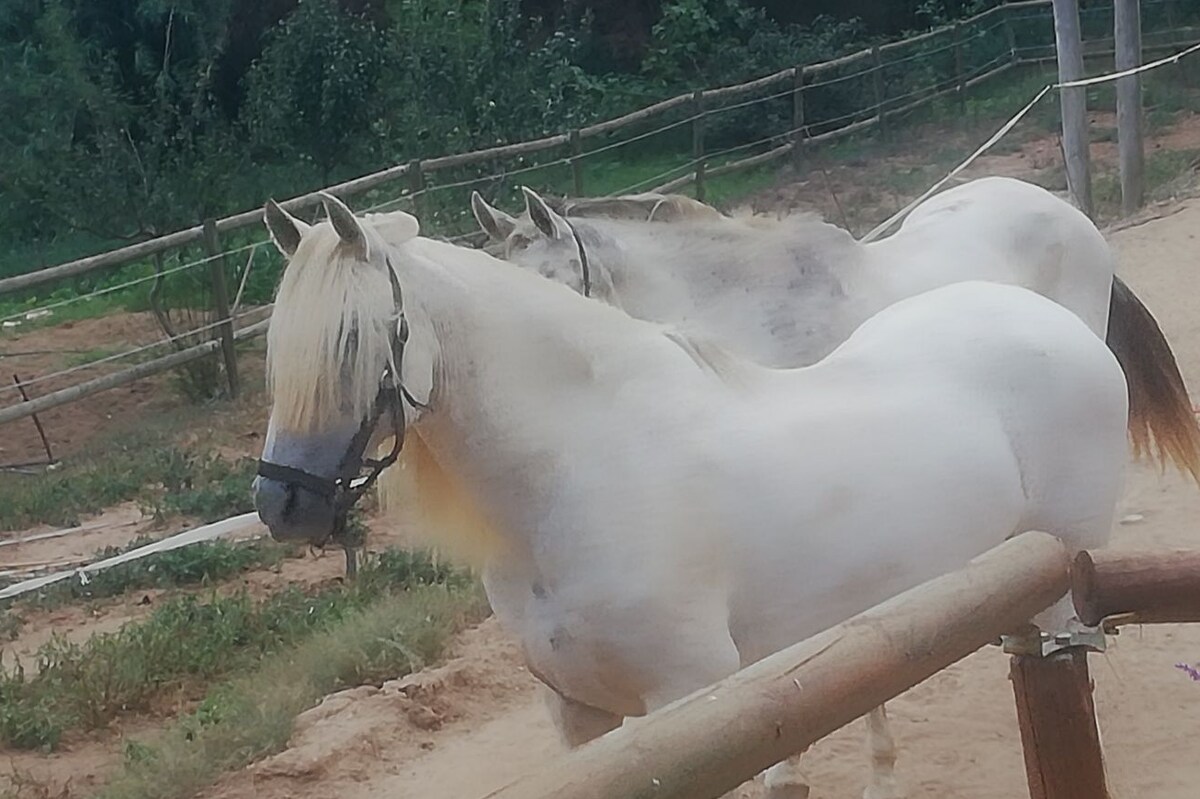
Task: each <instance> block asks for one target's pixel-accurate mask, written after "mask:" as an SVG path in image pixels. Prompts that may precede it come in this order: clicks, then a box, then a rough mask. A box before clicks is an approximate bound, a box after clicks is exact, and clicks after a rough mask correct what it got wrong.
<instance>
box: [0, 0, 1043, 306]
mask: <svg viewBox="0 0 1200 799" xmlns="http://www.w3.org/2000/svg"><path fill="white" fill-rule="evenodd" d="M1050 2H1051V0H1023V2H1017V3H1008V4H1005V5H1002V6H996V7H994V8H991V9H989V10H987V11H984V12H983V13H981V14H977V15H976V16H974V17H970V18H968V19H965V20H963V21H962V22H961V23H960V25H971V24H975V23H978V22H980V21H983V20H985V19H988V18H990V17H992V16H994V15H996V14H998V13H1001V12H1003V11H1004V10H1006V9H1010V8H1025V7H1029V6H1048V5H1049V4H1050ZM952 28H953V26H945V28H939V29H937V30H935V31H930V32H928V33H924V34H920V35H918V36H915V37H911V38H909V39H902V40H899V41H895V42H889V43H888V44H885V45H880V46H879V48H878V49H879V51H880V52H885V51H886V52H891V51H894V50H896V49H898V48H901V47H905V46H909V45H912V44H914V43H920V42H923V41H926V40H927V39H929V38H931V37H933V36H935V35H941V34H942V33H944V32H945V31H947V30H950V29H952ZM872 52H873V50H872V48H866V49H863V50H860V51H858V52H855V53H851V54H850V55H846V56H842V57H840V58H835V59H832V60H830V61H823V62H821V63H817V64H809V65H806V66H803V67H801V69H802V70H803V72H804V74H805V75H806V76H818V75H821V74H824V73H827V72H830V71H833V70H837V69H840V68H843V67H845V66H847V65H849V64H852V63H855V62H857V61H863V60H866V59H869V58H871V57H872ZM794 75H795V68H794V67H790V68H787V69H783V70H780V71H778V72H775V73H773V74H771V75H767V76H764V77H761V78H756V79H754V80H750V81H746V82H744V83H738V84H733V85H730V86H720V87H716V88H712V89H706V90H704V95H705V97H706V98H707V100H708V101H709V102H710V103H714V102H722V103H723V102H727V101H729V100H732V99H737V98H740V97H742V96H745V95H747V94H752V93H753V92H755V91H759V90H761V89H764V88H767V87H770V86H773V85H775V84H790V83H791V81H792V80H793V79H794ZM692 102H693V94H692V93H691V92H689V93H685V94H680V95H678V96H676V97H671V98H669V99H666V100H661V101H659V102H656V103H654V104H653V105H650V106H647V107H645V108H642V109H639V110H637V111H632V112H630V113H628V114H624V115H622V116H619V117H616V118H614V119H610V120H606V121H603V122H597V123H595V124H592V125H587V126H584V127H581V128H579V129H578V135H579V137H580V138H582V139H590V138H593V137H596V136H600V135H603V134H607V133H612V132H614V131H617V130H620V129H621V128H625V127H629V126H630V125H634V124H638V123H641V122H645V121H646V120H648V119H652V118H654V117H657V116H661V115H663V114H665V113H667V112H670V111H673V110H677V109H681V108H684V107H686V106H688V105H689V104H690V103H692ZM569 144H570V134H569V133H561V134H556V135H553V136H547V137H544V138H541V139H535V140H532V141H526V142H518V143H515V144H506V145H501V146H497V147H489V148H486V149H483V150H475V151H472V152H469V153H459V154H456V155H446V156H439V157H437V158H428V159H424V160H422V161H421V162H420V163H421V169H422V171H423V172H424V173H425V174H429V173H430V172H434V171H436V170H440V169H448V168H453V167H461V166H469V165H472V164H479V163H486V162H488V161H494V160H499V159H503V158H511V157H514V156H518V155H528V154H530V153H535V152H540V151H544V150H551V149H555V148H562V147H566V146H568V145H569ZM410 169H411V165H410V164H407V163H406V164H400V165H397V166H393V167H389V168H387V169H384V170H380V171H378V172H373V173H371V174H369V175H363V176H361V177H357V178H354V179H353V180H347V181H344V182H342V183H338V184H336V185H334V186H330V187H328V188H326V189H323V191H327V192H329V193H331V194H334V195H336V196H338V197H341V198H343V199H346V198H349V197H351V196H353V195H355V194H360V193H362V192H365V191H367V190H369V189H374V188H378V187H379V186H382V185H384V184H387V183H391V182H393V181H396V180H399V179H401V178H403V177H404V176H406V175H407V174H408V173H409V171H410ZM318 204H319V199H318V192H315V191H314V192H308V193H306V194H301V195H299V196H296V197H292V198H291V199H288V200H284V201H282V202H281V203H280V205H282V206H283V207H284V208H285V209H286V210H288V211H292V212H297V211H301V210H304V209H306V208H309V207H315V206H316V205H318ZM261 221H262V209H261V208H255V209H252V210H249V211H243V212H242V213H239V214H234V215H232V216H228V217H224V218H222V219H218V220H216V222H215V224H216V229H217V232H219V233H228V232H230V231H234V230H240V229H242V228H246V227H249V226H251V225H257V224H258V223H260V222H261ZM202 236H203V226H202V225H197V226H195V227H191V228H187V229H185V230H180V231H176V232H174V233H170V234H167V235H164V236H158V237H156V238H152V239H148V240H146V241H142V242H138V243H137V244H131V245H128V246H126V247H121V248H118V249H115V250H111V251H109V252H105V253H100V254H97V255H91V256H88V257H86V258H79V259H77V260H74V261H69V262H67V263H64V264H60V265H58V266H51V267H47V268H45V269H39V270H37V271H35V272H30V273H27V274H24V275H16V276H14V277H8V278H3V279H0V295H3V294H8V293H11V292H14V291H19V290H22V289H27V288H31V287H33V286H38V285H42V284H44V283H48V282H51V281H55V280H61V279H64V278H67V277H77V276H79V275H82V274H87V273H89V272H92V271H95V270H97V269H109V268H113V267H117V266H122V265H124V264H128V263H132V262H135V261H139V260H142V259H144V258H146V257H147V256H150V255H153V254H155V253H160V252H164V251H166V250H171V249H175V248H178V247H182V246H186V245H189V244H196V243H199V242H200V241H201V239H202Z"/></svg>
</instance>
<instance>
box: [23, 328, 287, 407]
mask: <svg viewBox="0 0 1200 799" xmlns="http://www.w3.org/2000/svg"><path fill="white" fill-rule="evenodd" d="M269 323H270V320H269V319H263V320H262V321H259V322H255V323H254V324H252V325H247V326H246V327H243V328H241V329H240V330H238V331H236V332H235V333H234V334H233V338H234V340H235V341H241V340H243V339H250V338H253V337H255V336H258V335H260V334H262V333H265V332H266V330H267V325H268V324H269ZM220 347H221V340H220V339H210V340H208V341H205V342H202V343H200V344H196V345H195V346H192V347H188V348H187V349H183V350H180V351H179V352H173V353H171V354H170V355H164V356H163V357H161V358H155V359H154V360H152V361H146V362H145V363H139V364H138V365H137V366H131V367H130V368H128V369H123V370H121V371H120V372H114V373H112V374H108V375H104V376H102V377H96V378H93V379H91V380H86V381H84V382H82V383H76V384H75V385H73V386H68V387H67V388H63V389H59V390H58V391H53V392H51V393H49V394H46V395H44V396H41V397H35V398H34V399H31V400H29V401H28V402H19V403H17V404H15V405H8V406H5V407H3V408H0V425H3V424H7V423H8V422H12V421H16V420H17V419H23V418H25V417H26V416H31V415H32V414H35V413H42V412H44V411H48V410H50V409H51V408H57V407H58V406H60V405H66V404H67V403H70V402H75V401H76V400H79V399H82V398H84V397H87V396H90V395H92V394H98V393H100V392H101V391H108V390H109V389H112V388H117V387H119V386H124V385H126V384H128V383H133V382H135V381H137V380H141V379H142V378H145V377H149V376H150V375H154V374H158V373H160V372H165V371H167V370H169V369H174V368H175V367H177V366H182V365H183V364H185V363H190V362H192V361H195V360H199V359H200V358H204V357H206V356H208V355H211V354H213V353H215V352H216V351H217V350H219V349H220Z"/></svg>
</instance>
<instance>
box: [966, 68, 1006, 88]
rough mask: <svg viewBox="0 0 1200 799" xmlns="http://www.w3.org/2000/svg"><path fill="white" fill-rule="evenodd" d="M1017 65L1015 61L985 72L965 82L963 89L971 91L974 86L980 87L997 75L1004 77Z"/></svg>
mask: <svg viewBox="0 0 1200 799" xmlns="http://www.w3.org/2000/svg"><path fill="white" fill-rule="evenodd" d="M1016 65H1017V64H1016V62H1015V61H1005V62H1004V63H1003V64H1001V65H1000V66H998V67H996V68H995V69H993V70H990V71H988V72H985V73H983V74H982V75H976V76H975V77H973V78H971V79H970V80H968V81H965V82H963V88H964V89H970V88H972V87H973V86H978V85H979V84H981V83H983V82H984V81H986V80H991V79H992V78H994V77H996V76H997V75H1003V74H1004V73H1005V72H1008V71H1009V70H1010V69H1012V68H1013V67H1015V66H1016Z"/></svg>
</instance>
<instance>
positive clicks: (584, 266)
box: [562, 216, 592, 297]
mask: <svg viewBox="0 0 1200 799" xmlns="http://www.w3.org/2000/svg"><path fill="white" fill-rule="evenodd" d="M562 220H563V222H565V223H566V225H567V230H569V231H571V238H573V239H575V249H576V250H577V251H578V252H579V271H580V273H581V274H582V276H583V296H585V297H591V296H592V268H591V264H590V263H589V262H588V254H587V249H586V248H585V247H584V246H583V239H581V238H580V237H579V231H578V230H576V229H575V226H574V225H572V224H571V222H570V220H568V219H567V218H566V217H565V216H564V217H562Z"/></svg>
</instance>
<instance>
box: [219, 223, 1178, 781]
mask: <svg viewBox="0 0 1200 799" xmlns="http://www.w3.org/2000/svg"><path fill="white" fill-rule="evenodd" d="M1198 231H1200V201H1195V202H1191V203H1189V204H1188V205H1186V206H1185V208H1184V209H1183V210H1182V211H1181V212H1179V213H1176V214H1174V215H1172V216H1170V217H1166V218H1163V219H1160V220H1157V221H1151V222H1148V223H1146V224H1145V225H1142V226H1139V227H1133V228H1129V229H1126V230H1123V231H1120V232H1117V233H1114V234H1113V235H1112V237H1111V239H1112V241H1113V243H1114V246H1115V247H1116V248H1117V250H1118V252H1119V253H1120V257H1121V267H1120V273H1121V275H1122V277H1124V278H1125V279H1126V281H1127V282H1128V283H1129V284H1130V285H1131V286H1132V287H1133V289H1134V290H1135V291H1136V292H1137V293H1138V294H1139V296H1141V297H1142V299H1143V301H1144V302H1145V303H1146V304H1147V305H1148V306H1149V307H1150V309H1151V310H1152V311H1153V312H1154V313H1155V315H1156V316H1157V318H1158V319H1159V322H1160V324H1161V325H1162V327H1163V329H1164V331H1165V333H1166V335H1167V337H1168V338H1169V340H1170V341H1171V342H1172V344H1173V346H1174V348H1175V352H1176V355H1177V357H1178V359H1179V362H1180V365H1181V367H1182V369H1183V370H1184V373H1185V377H1186V378H1187V379H1188V380H1189V383H1190V384H1191V385H1194V386H1200V292H1197V291H1196V290H1195V288H1194V287H1195V286H1196V279H1195V270H1196V268H1197V243H1198V242H1197V239H1196V236H1197V232H1198ZM1120 518H1122V519H1123V522H1122V523H1121V524H1119V525H1118V527H1117V529H1116V531H1115V540H1114V546H1116V547H1197V546H1200V530H1197V528H1196V519H1198V518H1200V490H1197V489H1196V487H1195V486H1194V485H1191V484H1188V483H1185V482H1184V481H1183V480H1182V479H1181V478H1179V477H1178V476H1176V475H1175V474H1173V473H1171V474H1167V475H1165V476H1164V475H1160V474H1159V473H1158V471H1157V470H1156V469H1154V468H1151V467H1147V466H1135V467H1134V468H1133V469H1132V470H1131V473H1130V476H1129V481H1128V486H1127V490H1126V494H1125V497H1124V500H1123V503H1122V508H1121V513H1120ZM459 647H460V649H459V657H458V658H457V659H456V660H454V661H452V662H451V663H449V664H448V665H447V666H445V667H443V668H442V669H438V670H434V671H431V672H428V673H426V674H423V675H419V676H418V677H417V678H415V679H414V680H410V681H402V682H401V683H399V684H391V685H387V686H385V687H384V689H383V690H381V691H374V690H373V689H371V690H367V691H362V690H359V691H358V692H357V693H352V694H351V695H349V696H347V695H341V696H337V697H334V698H331V699H329V700H327V702H326V704H325V705H323V706H322V707H321V708H318V709H316V710H315V711H313V713H312V715H311V716H310V717H309V719H307V720H306V723H305V724H304V725H303V727H302V729H301V730H300V731H299V732H298V733H297V735H296V736H295V738H294V740H293V742H292V747H291V748H289V749H288V750H287V751H285V752H284V753H282V754H280V755H278V756H276V757H274V758H271V759H268V760H266V761H264V762H262V763H260V764H258V765H256V766H254V767H251V768H249V769H246V770H244V771H243V772H241V773H238V774H233V775H230V776H229V777H228V778H227V779H226V780H225V781H224V782H223V783H222V784H221V785H220V786H218V787H217V788H216V789H214V790H213V791H211V792H210V793H209V794H207V796H208V799H250V797H254V798H255V799H277V798H278V799H283V797H290V798H292V799H317V798H318V797H325V796H333V795H336V796H340V797H343V799H367V798H368V797H377V796H389V797H393V799H418V797H420V799H443V798H444V799H472V797H476V796H483V795H486V794H487V793H488V792H489V791H492V790H495V789H496V788H498V787H500V786H502V785H504V784H505V783H507V782H509V781H511V780H512V779H514V778H516V777H518V776H520V775H521V774H524V773H527V772H530V771H533V770H536V769H537V768H538V767H539V766H540V765H541V764H542V763H544V762H545V761H546V760H547V759H548V758H550V757H552V756H553V755H554V753H555V752H556V751H558V743H557V740H556V737H555V735H554V733H553V729H552V727H551V726H550V723H549V719H548V717H547V714H546V713H545V711H544V709H543V707H542V704H541V701H540V699H539V697H538V691H537V684H536V682H535V680H534V679H533V678H532V677H531V676H530V675H529V674H528V673H527V672H526V671H525V670H524V669H523V668H522V667H521V665H520V658H519V654H518V650H517V647H516V645H515V644H514V643H513V642H512V641H510V640H509V639H508V638H507V637H506V636H505V634H504V632H503V631H502V630H501V629H500V628H499V626H498V625H497V624H496V623H495V622H494V621H489V622H488V623H486V624H484V625H483V626H482V627H480V628H478V629H476V630H473V631H471V632H470V633H469V634H467V635H466V636H464V637H463V638H462V640H461V641H460V644H459ZM1180 661H1189V662H1196V661H1200V627H1191V628H1187V627H1183V626H1164V627H1156V628H1142V629H1136V628H1135V629H1129V630H1127V631H1126V632H1124V633H1123V634H1122V635H1120V636H1119V637H1117V638H1115V639H1113V641H1112V643H1111V645H1110V648H1109V651H1108V652H1107V653H1106V654H1105V655H1104V656H1102V657H1097V658H1095V659H1094V660H1093V673H1094V677H1095V682H1096V695H1097V706H1098V712H1099V717H1100V724H1101V728H1102V734H1103V736H1104V742H1105V745H1106V750H1107V755H1108V759H1109V764H1108V765H1109V770H1110V779H1111V784H1112V786H1113V789H1114V795H1117V796H1147V797H1150V796H1153V797H1155V799H1193V797H1195V796H1196V791H1197V789H1196V786H1197V785H1198V784H1200V760H1197V758H1196V757H1195V746H1196V744H1195V742H1196V741H1197V740H1200V684H1196V683H1193V682H1192V681H1190V680H1189V679H1188V678H1187V677H1186V675H1184V674H1183V672H1181V671H1180V670H1178V669H1176V668H1175V664H1176V663H1178V662H1180ZM1007 668H1008V664H1007V659H1006V658H1005V656H1004V655H1003V654H1002V653H1001V652H999V651H998V650H997V649H995V648H988V649H985V650H983V651H980V652H978V653H976V654H975V655H972V656H971V657H969V658H967V659H965V660H964V661H962V662H960V663H958V664H956V665H954V666H953V667H951V668H949V669H946V670H945V671H943V672H941V673H940V674H938V675H936V676H935V677H933V678H932V679H930V680H928V681H926V682H925V683H923V684H921V685H919V686H917V687H915V688H914V689H912V690H911V691H909V692H908V693H906V694H904V695H903V696H901V697H899V698H898V699H897V700H896V701H895V702H893V703H892V704H890V705H889V710H890V713H891V716H892V718H893V719H894V722H895V724H894V726H895V732H896V736H897V739H898V743H899V745H900V747H901V750H900V751H901V753H900V762H899V764H898V771H899V776H900V779H901V781H902V784H903V785H904V786H905V788H906V789H907V791H908V794H909V796H911V797H914V799H915V798H916V797H938V798H939V799H951V798H952V797H963V798H964V799H965V798H966V797H970V798H971V799H1011V797H1013V796H1022V795H1025V791H1026V788H1025V783H1024V771H1023V763H1022V756H1021V748H1020V742H1019V738H1018V733H1017V727H1016V716H1015V710H1014V708H1013V701H1012V694H1011V687H1010V684H1009V682H1008V679H1007ZM414 685H415V686H416V687H414ZM862 744H863V735H862V730H861V727H860V725H859V724H857V723H856V724H853V725H851V726H850V727H848V728H846V729H843V730H841V731H840V732H838V733H837V734H835V735H833V736H830V737H829V738H828V739H826V740H824V741H822V742H821V743H820V744H819V745H817V746H816V747H815V748H814V750H813V753H812V755H811V756H810V757H809V760H808V769H809V777H810V781H811V783H812V785H813V796H814V797H822V798H823V799H852V798H853V799H857V797H859V796H860V795H861V791H862V788H863V784H864V781H865V777H866V758H865V755H864V753H863V750H862ZM739 795H740V796H742V797H746V799H749V798H750V797H758V796H760V795H761V792H760V789H759V788H758V787H757V786H746V787H744V788H743V789H742V790H741V792H740V794H739Z"/></svg>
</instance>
